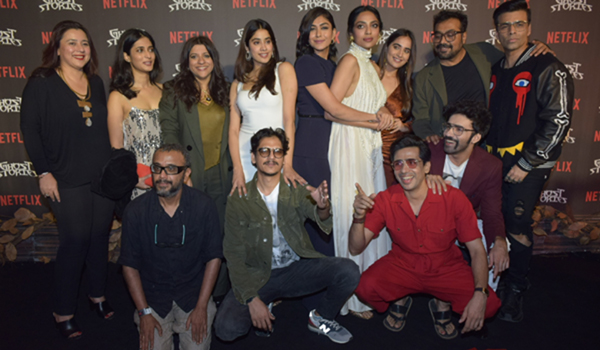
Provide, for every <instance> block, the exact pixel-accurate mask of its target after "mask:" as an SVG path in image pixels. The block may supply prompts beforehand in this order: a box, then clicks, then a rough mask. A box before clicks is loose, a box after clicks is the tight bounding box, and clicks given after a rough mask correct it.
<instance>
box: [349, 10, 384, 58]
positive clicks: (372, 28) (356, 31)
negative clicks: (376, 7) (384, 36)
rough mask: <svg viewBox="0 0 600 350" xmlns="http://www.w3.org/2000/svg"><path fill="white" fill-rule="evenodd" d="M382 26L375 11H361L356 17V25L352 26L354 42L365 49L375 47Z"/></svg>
mask: <svg viewBox="0 0 600 350" xmlns="http://www.w3.org/2000/svg"><path fill="white" fill-rule="evenodd" d="M380 27H381V26H380V24H379V21H378V20H377V17H376V16H375V14H374V13H373V12H370V11H365V12H362V13H360V14H359V15H358V17H356V21H355V22H354V27H353V28H352V35H353V36H354V42H355V43H356V45H358V46H360V47H362V48H365V49H371V48H373V47H374V46H375V45H377V41H378V40H379V33H380V32H381V28H380Z"/></svg>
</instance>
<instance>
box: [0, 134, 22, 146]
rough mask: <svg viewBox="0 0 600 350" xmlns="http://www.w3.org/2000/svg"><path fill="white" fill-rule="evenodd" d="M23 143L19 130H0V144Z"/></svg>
mask: <svg viewBox="0 0 600 350" xmlns="http://www.w3.org/2000/svg"><path fill="white" fill-rule="evenodd" d="M4 143H23V138H21V133H20V132H0V144H4Z"/></svg>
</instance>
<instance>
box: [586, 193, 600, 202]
mask: <svg viewBox="0 0 600 350" xmlns="http://www.w3.org/2000/svg"><path fill="white" fill-rule="evenodd" d="M585 201H586V202H600V191H587V192H586V193H585Z"/></svg>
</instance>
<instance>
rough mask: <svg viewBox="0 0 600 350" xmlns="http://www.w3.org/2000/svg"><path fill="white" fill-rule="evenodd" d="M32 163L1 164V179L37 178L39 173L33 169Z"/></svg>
mask: <svg viewBox="0 0 600 350" xmlns="http://www.w3.org/2000/svg"><path fill="white" fill-rule="evenodd" d="M31 165H32V163H31V162H27V161H25V162H23V163H9V162H1V163H0V178H3V177H7V176H30V177H37V173H36V172H35V170H33V168H32V167H31Z"/></svg>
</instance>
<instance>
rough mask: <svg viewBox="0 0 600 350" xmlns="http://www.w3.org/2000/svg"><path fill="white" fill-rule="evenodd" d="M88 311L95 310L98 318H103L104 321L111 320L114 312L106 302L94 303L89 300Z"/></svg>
mask: <svg viewBox="0 0 600 350" xmlns="http://www.w3.org/2000/svg"><path fill="white" fill-rule="evenodd" d="M90 310H92V311H94V310H95V311H96V313H97V314H98V316H100V318H103V319H105V320H111V319H112V318H113V316H114V315H115V311H114V310H113V308H112V307H110V304H109V303H108V301H106V300H104V301H101V302H99V303H94V302H93V301H92V300H91V299H90Z"/></svg>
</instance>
